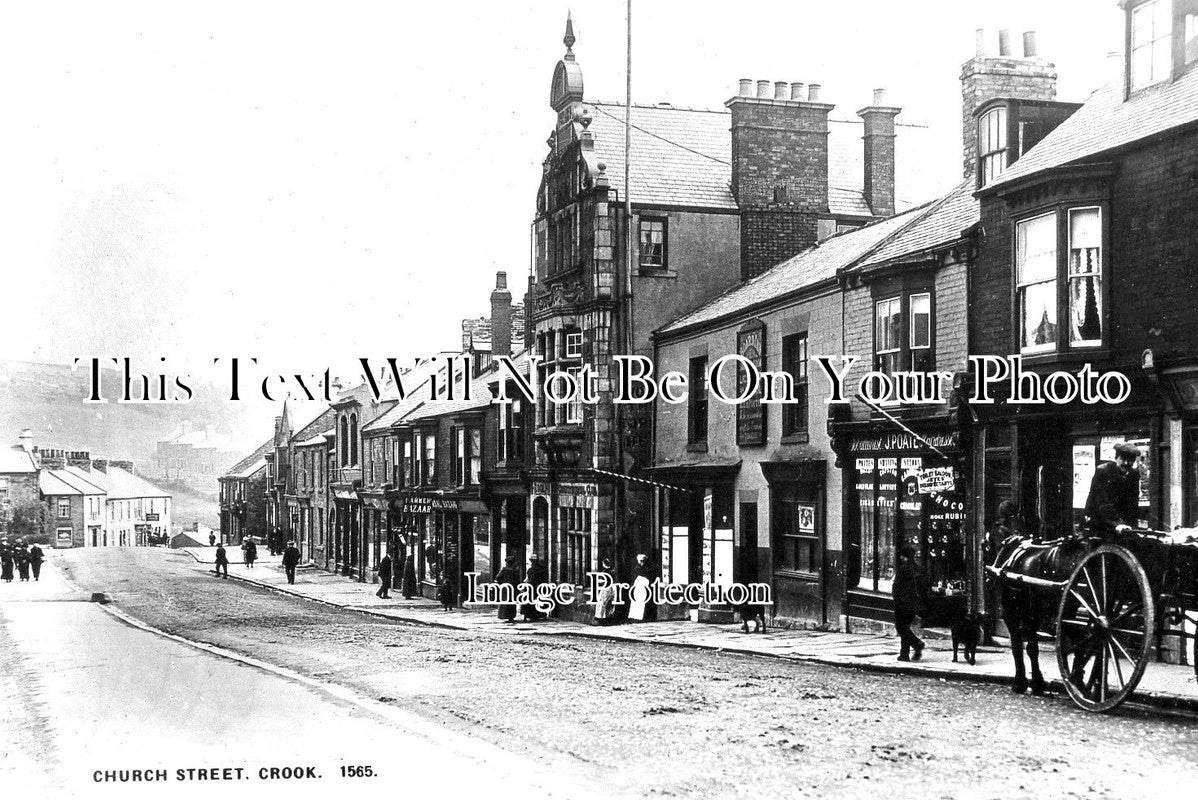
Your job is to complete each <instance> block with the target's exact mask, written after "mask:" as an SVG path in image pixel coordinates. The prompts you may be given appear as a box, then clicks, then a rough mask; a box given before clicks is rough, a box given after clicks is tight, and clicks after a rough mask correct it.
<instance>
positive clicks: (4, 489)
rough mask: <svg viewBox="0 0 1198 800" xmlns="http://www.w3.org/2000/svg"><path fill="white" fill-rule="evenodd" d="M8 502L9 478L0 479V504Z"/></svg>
mask: <svg viewBox="0 0 1198 800" xmlns="http://www.w3.org/2000/svg"><path fill="white" fill-rule="evenodd" d="M7 501H8V478H0V503H4V502H7Z"/></svg>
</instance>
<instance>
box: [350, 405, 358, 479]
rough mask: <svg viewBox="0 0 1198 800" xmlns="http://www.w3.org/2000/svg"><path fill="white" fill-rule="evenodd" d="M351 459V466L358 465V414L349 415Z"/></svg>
mask: <svg viewBox="0 0 1198 800" xmlns="http://www.w3.org/2000/svg"><path fill="white" fill-rule="evenodd" d="M349 461H350V466H351V467H356V466H358V416H357V414H351V415H350V417H349Z"/></svg>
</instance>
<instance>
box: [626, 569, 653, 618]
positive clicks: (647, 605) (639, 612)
mask: <svg viewBox="0 0 1198 800" xmlns="http://www.w3.org/2000/svg"><path fill="white" fill-rule="evenodd" d="M656 578H657V575H655V574H654V572H653V570H652V569H650V567H649V556H647V555H645V554H644V553H641V554H640V555H638V556H637V557H636V580H634V581H633V582H632V590H631V591H630V593H629V594H630V598H629V603H628V619H630V620H632V621H634V622H643V621H644V620H645V619H646V618H647V617H648V615H649V614H650V612H651V610H652V601H651V600H650V588H649V587H650V586H651V585H652V583H653V581H654V580H655V579H656Z"/></svg>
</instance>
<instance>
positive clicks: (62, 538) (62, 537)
mask: <svg viewBox="0 0 1198 800" xmlns="http://www.w3.org/2000/svg"><path fill="white" fill-rule="evenodd" d="M55 542H56V543H57V544H58V546H59V547H70V546H71V544H72V539H71V529H70V528H59V529H58V531H57V532H56V537H55Z"/></svg>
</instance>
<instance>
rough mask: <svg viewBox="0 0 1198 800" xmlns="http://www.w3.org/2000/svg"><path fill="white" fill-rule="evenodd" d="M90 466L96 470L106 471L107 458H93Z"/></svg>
mask: <svg viewBox="0 0 1198 800" xmlns="http://www.w3.org/2000/svg"><path fill="white" fill-rule="evenodd" d="M92 467H94V468H95V470H96V472H108V459H106V458H93V459H92Z"/></svg>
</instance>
